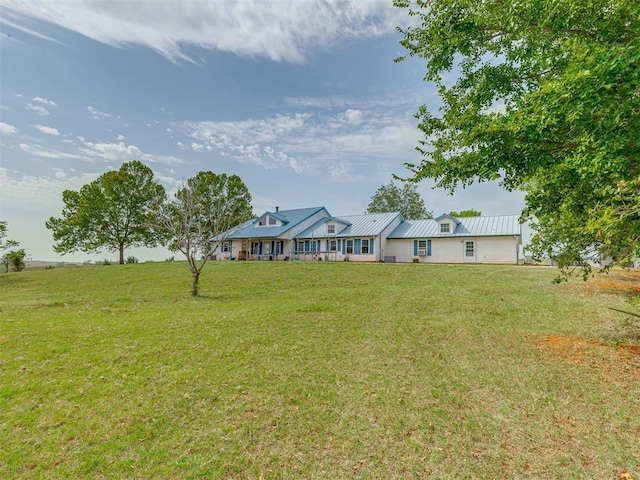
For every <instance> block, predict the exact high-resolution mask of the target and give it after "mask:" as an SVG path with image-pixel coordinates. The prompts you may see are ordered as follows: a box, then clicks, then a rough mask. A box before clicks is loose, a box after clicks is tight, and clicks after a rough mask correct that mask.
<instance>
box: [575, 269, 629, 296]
mask: <svg viewBox="0 0 640 480" xmlns="http://www.w3.org/2000/svg"><path fill="white" fill-rule="evenodd" d="M582 287H583V288H584V289H586V290H587V291H589V292H590V293H595V292H597V291H601V292H604V293H622V294H625V295H630V296H636V295H640V271H639V270H615V271H610V272H609V273H603V274H599V275H596V276H595V277H593V278H592V279H590V280H589V282H587V283H586V284H584V285H582Z"/></svg>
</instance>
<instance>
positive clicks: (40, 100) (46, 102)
mask: <svg viewBox="0 0 640 480" xmlns="http://www.w3.org/2000/svg"><path fill="white" fill-rule="evenodd" d="M32 101H33V102H37V103H42V104H43V105H48V106H50V107H57V106H58V104H57V103H56V102H54V101H52V100H47V99H46V98H43V97H33V99H32Z"/></svg>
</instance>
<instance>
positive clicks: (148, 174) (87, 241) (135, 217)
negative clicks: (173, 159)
mask: <svg viewBox="0 0 640 480" xmlns="http://www.w3.org/2000/svg"><path fill="white" fill-rule="evenodd" d="M164 198H165V191H164V188H163V187H162V185H160V184H158V183H157V182H156V181H155V180H154V179H153V172H152V171H151V169H150V168H149V167H147V166H145V165H143V164H142V163H141V162H139V161H137V160H134V161H132V162H128V163H123V164H122V166H121V167H120V169H119V170H115V171H111V172H107V173H105V174H103V175H101V176H100V177H98V178H97V179H96V180H94V181H93V182H91V183H89V184H87V185H84V186H83V187H82V188H81V189H80V191H78V192H76V191H73V190H65V191H64V192H63V194H62V200H63V202H64V207H63V210H62V216H61V217H60V218H54V217H51V218H50V219H49V221H48V222H47V223H46V226H47V228H49V229H50V230H52V231H53V239H54V240H55V241H56V242H57V243H56V245H55V246H54V250H55V251H56V252H59V253H69V252H75V251H78V250H81V251H84V252H95V251H99V250H101V249H103V248H106V249H107V250H109V251H119V252H120V263H121V264H123V263H124V250H125V249H126V248H129V247H134V246H147V247H152V246H155V245H157V243H158V238H157V235H156V233H155V232H154V230H153V228H152V222H151V219H152V218H153V215H152V214H153V212H154V210H155V209H157V208H158V206H159V205H160V203H161V202H162V201H163V200H164Z"/></svg>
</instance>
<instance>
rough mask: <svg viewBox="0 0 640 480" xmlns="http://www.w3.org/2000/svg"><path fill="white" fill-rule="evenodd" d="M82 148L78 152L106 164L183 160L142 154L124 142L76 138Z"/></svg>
mask: <svg viewBox="0 0 640 480" xmlns="http://www.w3.org/2000/svg"><path fill="white" fill-rule="evenodd" d="M78 140H80V141H81V142H82V143H83V144H84V147H83V148H80V151H81V152H82V153H83V154H85V155H87V156H88V157H90V158H99V159H101V160H105V161H107V162H118V163H120V162H130V161H132V160H141V161H144V162H149V163H163V164H182V163H186V162H185V161H184V160H183V159H181V158H178V157H174V156H171V155H153V154H148V153H144V152H143V151H142V150H140V149H139V148H138V147H137V146H135V145H126V144H125V143H124V142H118V143H108V142H101V141H98V142H89V141H87V140H85V139H84V138H83V137H78Z"/></svg>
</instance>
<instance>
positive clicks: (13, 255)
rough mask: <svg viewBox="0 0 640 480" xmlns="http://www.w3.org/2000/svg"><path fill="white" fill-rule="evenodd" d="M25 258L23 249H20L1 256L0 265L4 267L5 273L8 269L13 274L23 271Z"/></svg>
mask: <svg viewBox="0 0 640 480" xmlns="http://www.w3.org/2000/svg"><path fill="white" fill-rule="evenodd" d="M26 258H27V254H26V252H25V251H24V248H21V249H20V250H11V251H9V252H7V253H5V254H4V255H3V256H2V264H3V265H4V268H5V273H7V272H8V271H9V268H11V269H12V270H13V271H14V272H21V271H22V270H24V267H25V266H26V264H25V259H26Z"/></svg>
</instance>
